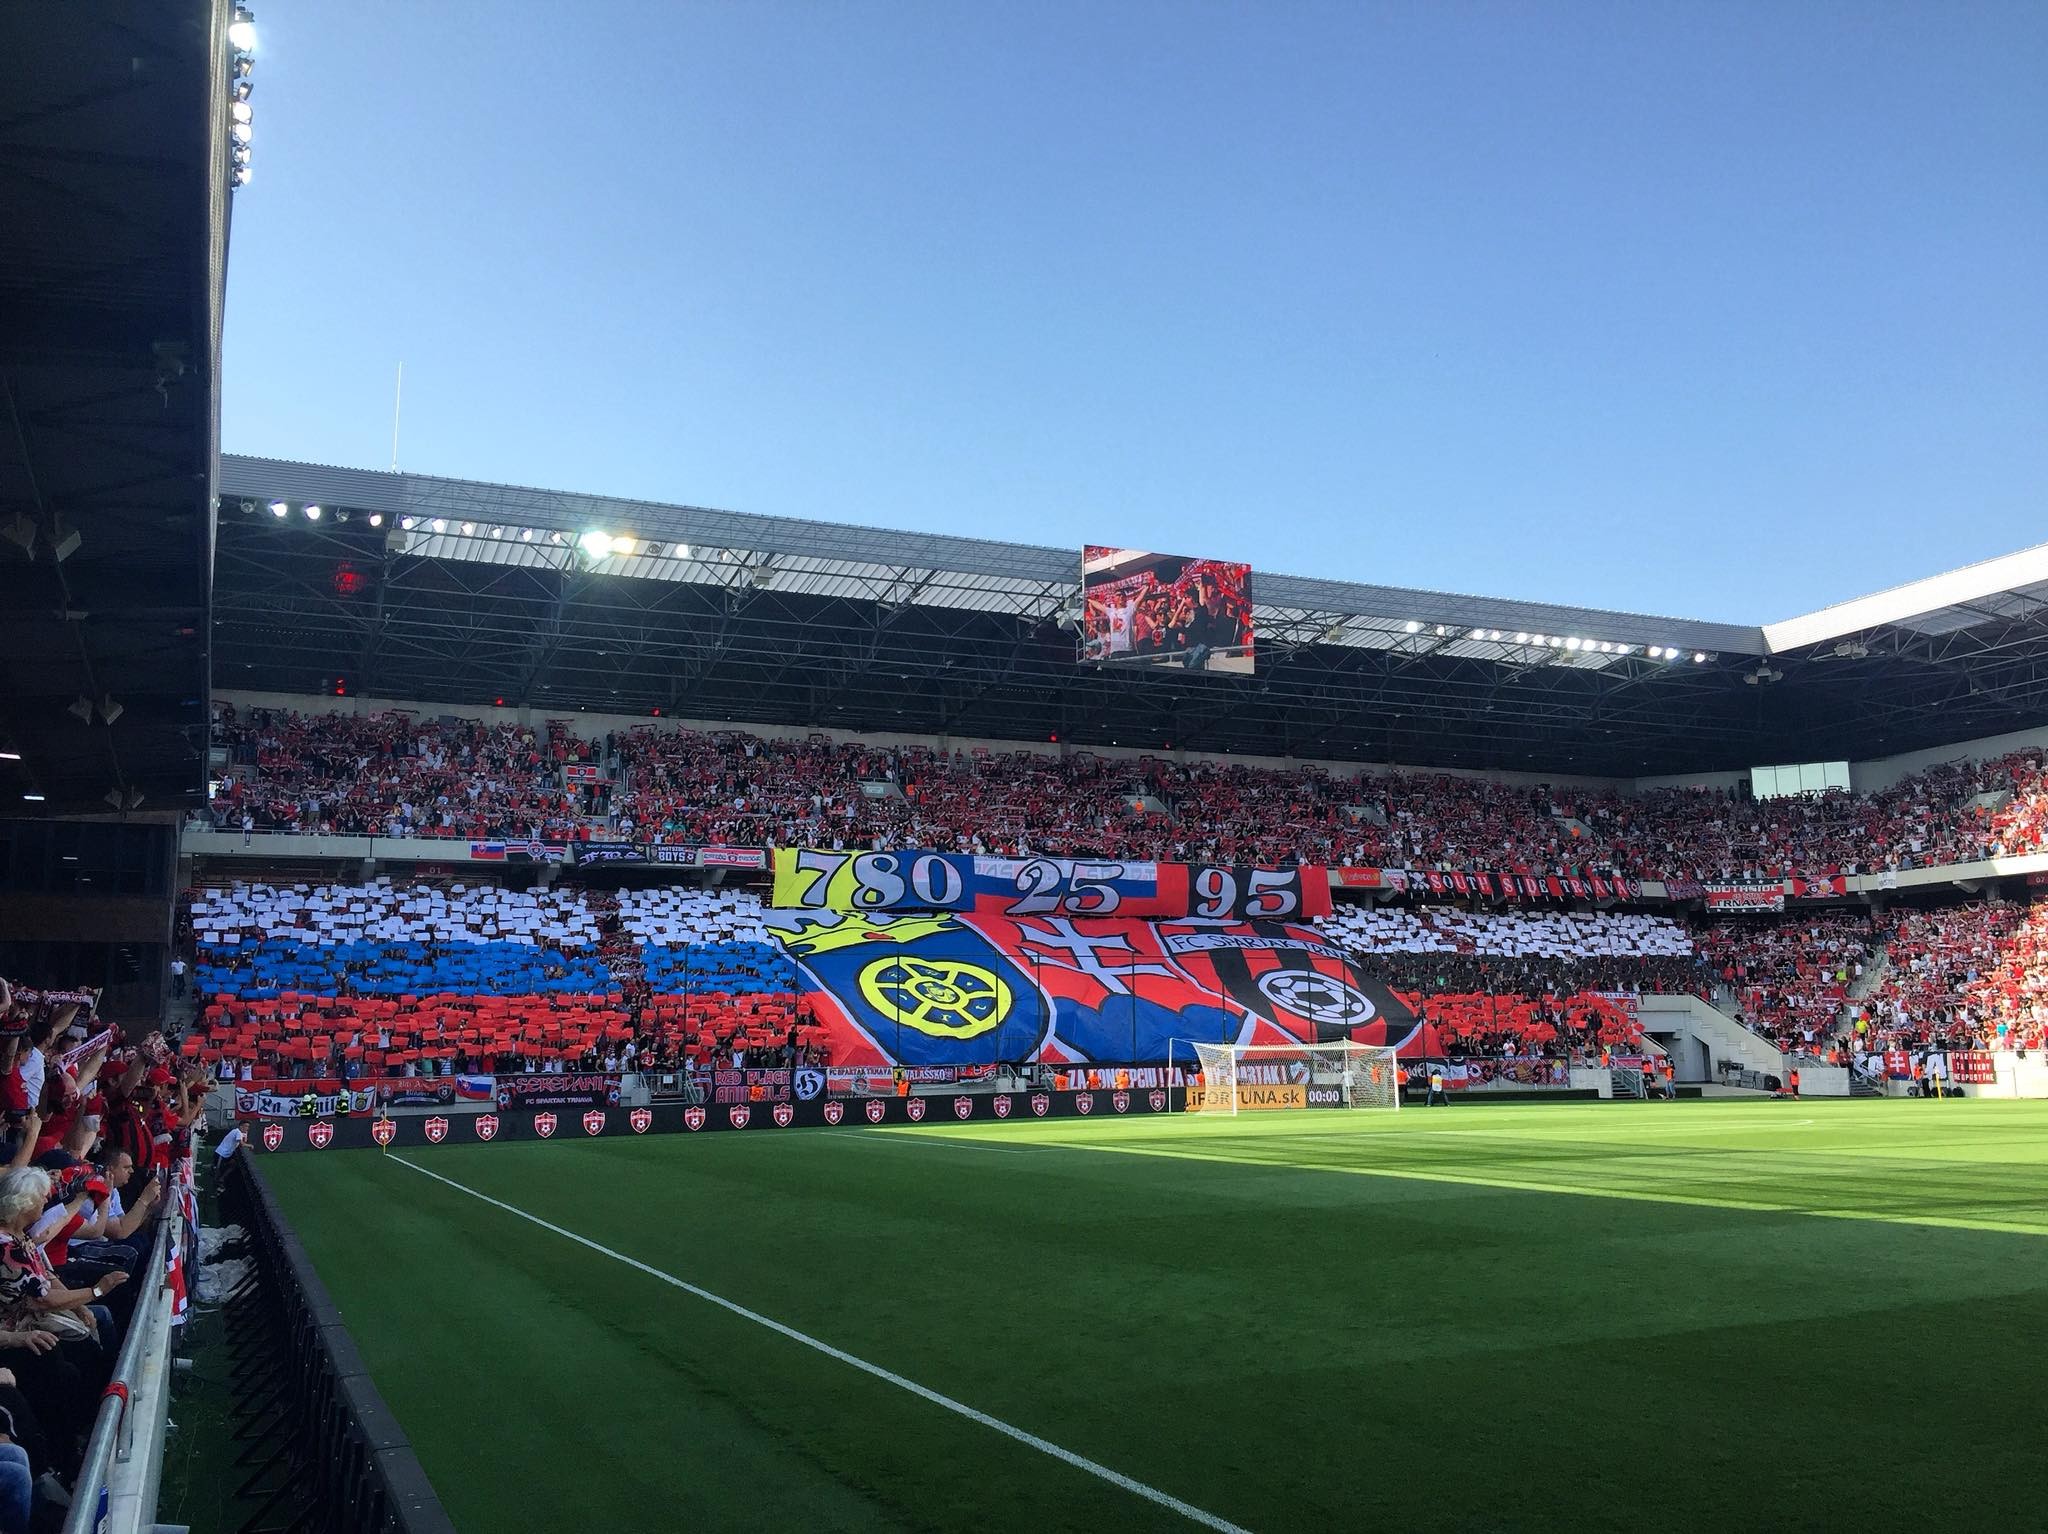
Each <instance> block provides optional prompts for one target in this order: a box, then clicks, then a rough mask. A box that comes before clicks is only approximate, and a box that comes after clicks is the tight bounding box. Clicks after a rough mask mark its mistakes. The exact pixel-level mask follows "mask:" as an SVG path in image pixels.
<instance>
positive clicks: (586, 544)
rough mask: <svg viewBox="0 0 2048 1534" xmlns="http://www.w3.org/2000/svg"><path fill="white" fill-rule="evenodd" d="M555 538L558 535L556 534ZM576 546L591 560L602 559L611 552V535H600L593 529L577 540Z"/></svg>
mask: <svg viewBox="0 0 2048 1534" xmlns="http://www.w3.org/2000/svg"><path fill="white" fill-rule="evenodd" d="M557 536H560V535H559V534H558V535H557ZM576 545H577V547H578V548H580V549H582V550H583V552H584V553H586V554H588V555H589V556H590V557H591V558H592V559H603V558H604V557H605V556H606V555H607V554H609V553H611V551H612V535H611V534H610V533H600V532H598V531H597V530H596V529H595V528H593V529H591V531H589V532H587V533H585V534H584V535H583V536H582V537H581V538H578V539H577V540H576Z"/></svg>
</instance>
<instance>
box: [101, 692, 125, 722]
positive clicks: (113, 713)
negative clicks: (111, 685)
mask: <svg viewBox="0 0 2048 1534" xmlns="http://www.w3.org/2000/svg"><path fill="white" fill-rule="evenodd" d="M124 712H126V710H124V709H123V708H122V707H121V705H120V704H118V703H116V702H115V701H114V700H113V699H112V698H102V699H100V719H101V721H102V722H104V723H106V724H112V723H113V722H114V721H115V720H116V719H119V718H120V717H121V715H122V714H123V713H124Z"/></svg>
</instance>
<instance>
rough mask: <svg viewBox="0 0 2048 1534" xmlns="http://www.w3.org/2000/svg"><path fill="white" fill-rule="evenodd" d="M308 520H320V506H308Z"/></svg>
mask: <svg viewBox="0 0 2048 1534" xmlns="http://www.w3.org/2000/svg"><path fill="white" fill-rule="evenodd" d="M306 520H307V521H308V522H318V521H319V520H320V508H319V507H318V506H308V507H307V508H306Z"/></svg>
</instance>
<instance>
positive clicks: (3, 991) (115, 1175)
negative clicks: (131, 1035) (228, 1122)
mask: <svg viewBox="0 0 2048 1534" xmlns="http://www.w3.org/2000/svg"><path fill="white" fill-rule="evenodd" d="M92 1001H93V998H92V997H91V996H90V994H87V993H77V992H65V991H40V992H39V991H35V990H33V989H30V988H28V987H24V986H15V985H10V984H9V983H8V982H7V981H5V980H0V1111H4V1114H5V1119H6V1126H7V1130H6V1139H5V1142H4V1143H0V1158H5V1159H4V1160H0V1367H4V1368H5V1369H6V1370H7V1372H8V1376H9V1377H8V1378H7V1380H6V1381H5V1382H0V1409H4V1411H5V1414H6V1417H7V1419H10V1420H8V1421H7V1423H6V1427H5V1442H4V1444H0V1506H4V1507H5V1508H6V1510H7V1516H8V1517H9V1518H12V1519H14V1520H15V1521H14V1522H11V1523H8V1524H6V1525H5V1526H6V1527H9V1528H14V1527H19V1528H22V1529H27V1528H28V1527H29V1506H30V1501H31V1494H32V1491H33V1492H35V1493H37V1494H39V1495H41V1496H42V1497H43V1499H44V1500H46V1501H52V1502H57V1503H61V1502H62V1501H63V1500H64V1493H63V1489H64V1488H65V1487H67V1486H69V1485H70V1484H71V1483H72V1482H73V1480H74V1478H75V1477H76V1476H77V1475H78V1473H79V1471H80V1469H81V1465H82V1463H83V1458H84V1453H85V1449H86V1444H87V1435H88V1432H89V1431H90V1429H91V1428H92V1427H93V1424H94V1421H95V1418H96V1416H97V1414H98V1412H99V1406H100V1396H101V1392H102V1391H103V1390H104V1389H105V1388H106V1387H107V1385H108V1382H109V1380H110V1379H112V1378H113V1377H114V1375H115V1370H116V1366H117V1360H118V1359H119V1358H120V1357H121V1356H122V1343H123V1338H124V1335H125V1334H126V1333H127V1331H128V1329H129V1327H130V1325H131V1323H132V1322H133V1320H134V1311H135V1306H136V1303H137V1300H138V1298H139V1297H140V1296H141V1294H142V1293H143V1291H144V1289H145V1287H146V1285H145V1284H144V1283H133V1286H132V1287H131V1283H132V1282H133V1281H135V1280H147V1279H149V1278H150V1277H151V1276H152V1274H153V1271H154V1270H153V1269H151V1268H150V1267H149V1264H150V1263H151V1261H152V1260H154V1261H155V1262H156V1263H157V1264H158V1265H159V1266H160V1265H161V1264H162V1262H163V1260H164V1259H163V1255H162V1250H161V1249H160V1248H155V1247H153V1246H152V1238H153V1237H154V1235H155V1229H154V1217H155V1214H156V1212H157V1210H158V1200H159V1198H160V1197H161V1196H162V1193H163V1184H162V1183H161V1182H160V1181H159V1180H158V1179H157V1177H156V1174H157V1173H158V1172H159V1171H160V1170H162V1169H165V1168H169V1167H171V1166H173V1165H175V1164H176V1163H178V1162H179V1161H180V1160H182V1159H183V1158H184V1157H185V1156H186V1155H187V1154H188V1153H189V1151H190V1142H191V1134H192V1130H193V1127H194V1125H195V1124H196V1123H197V1122H198V1121H199V1119H200V1117H201V1103H202V1102H203V1099H204V1096H205V1092H206V1083H205V1080H204V1078H203V1077H201V1076H198V1075H187V1076H180V1075H179V1074H178V1073H176V1072H175V1071H174V1070H173V1068H172V1067H173V1066H174V1065H175V1060H174V1059H173V1057H172V1055H171V1054H170V1052H169V1049H168V1047H167V1045H166V1044H165V1041H164V1038H163V1036H162V1034H160V1033H157V1032H150V1033H148V1034H147V1035H145V1036H142V1037H140V1038H139V1039H138V1041H137V1042H136V1043H135V1044H134V1045H132V1046H130V1045H126V1044H120V1043H119V1041H118V1040H117V1038H116V1037H115V1035H114V1034H112V1033H111V1032H108V1031H106V1030H101V1031H99V1032H96V1033H94V1034H93V1035H92V1037H90V1038H88V1036H87V1030H88V1020H90V1019H91V1017H92V1012H91V1008H92ZM117 1046H118V1047H117Z"/></svg>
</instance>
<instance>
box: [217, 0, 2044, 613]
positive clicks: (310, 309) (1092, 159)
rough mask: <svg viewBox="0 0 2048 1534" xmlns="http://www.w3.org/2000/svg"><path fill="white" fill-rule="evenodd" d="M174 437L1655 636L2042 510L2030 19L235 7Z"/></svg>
mask: <svg viewBox="0 0 2048 1534" xmlns="http://www.w3.org/2000/svg"><path fill="white" fill-rule="evenodd" d="M257 17H258V22H259V27H260V30H261V37H262V42H261V52H260V54H259V62H258V66H257V73H256V77H255V78H256V82H257V89H256V95H255V106H256V109H257V110H256V119H255V128H256V132H255V144H254V149H255V156H254V171H255V175H254V180H253V182H252V184H251V186H250V187H249V188H248V189H247V190H245V191H243V192H241V193H239V194H237V198H236V204H235V211H234V230H233V241H232V246H231V275H230V281H229V301H228V335H227V364H226V390H225V394H226V403H225V414H226V421H225V445H226V447H227V449H228V450H229V451H231V452H247V453H261V454H271V455H275V456H279V457H289V458H302V459H310V460H315V461H320V462H329V463H343V464H352V465H359V466H363V467H370V468H382V467H385V466H387V464H388V462H389V458H390V429H391V399H392V383H393V371H394V369H395V367H396V365H397V363H398V362H399V360H400V359H403V360H404V362H405V426H404V440H403V444H402V448H401V454H400V459H401V463H402V465H403V466H404V467H406V468H409V469H415V470H419V471H423V472H429V473H438V474H449V475H456V476H461V477H471V478H479V479H490V480H500V481H506V482H511V483H519V484H532V485H542V486H547V487H550V488H557V489H573V490H589V491H598V492H603V493H608V494H614V495H624V496H640V497H647V498H651V499H657V500H668V501H682V502H690V503H694V504H700V505H710V506H722V507H731V508H735V509H739V510H744V511H751V512H762V513H768V514H775V515H789V516H806V517H818V518H822V519H826V520H832V521H845V522H858V523H867V524H871V525H877V526H885V527H898V528H914V529H921V530H923V529H930V530H944V531H957V532H968V533H973V534H978V535H983V536H989V537H997V538H1015V539H1022V540H1026V541H1032V542H1046V543H1056V544H1073V545H1076V546H1078V545H1079V544H1081V543H1083V542H1104V543H1120V544H1125V545H1129V546H1135V547H1145V548H1156V549H1163V550H1166V551H1169V552H1177V553H1193V554H1214V555H1219V556H1224V557H1238V558H1243V559H1247V560H1250V561H1252V562H1253V563H1254V564H1255V565H1257V566H1258V567H1259V568H1261V569H1265V570H1273V571H1280V572H1285V573H1290V574H1318V575H1321V574H1327V575H1332V576H1341V577H1345V578H1349V579H1356V580H1367V581H1382V582H1387V583H1390V584H1395V585H1415V586H1426V587H1433V588H1437V589H1443V590H1453V591H1465V592H1476V593H1482V594H1487V595H1507V596H1522V597H1530V598H1540V599H1545V600H1553V601H1565V602H1581V603H1587V604H1592V605H1598V606H1611V607H1626V608H1635V609H1641V610H1647V611H1652V612H1661V613H1667V614H1670V615H1674V616H1699V617H1708V618H1727V619H1733V620H1748V621H1763V620H1768V619H1774V618H1781V617H1788V616H1791V615H1793V614H1794V613H1798V612H1803V611H1806V610H1808V609H1810V608H1813V607H1816V606H1820V605H1822V604H1824V603H1826V602H1828V601H1832V600H1837V599H1840V598H1843V597H1847V596H1852V595H1856V594H1860V593H1862V592H1865V591H1869V590H1873V589H1876V588H1878V587H1882V586H1886V585H1891V584H1895V583H1897V582H1899V581H1902V580H1909V579H1913V578H1915V577H1917V576H1921V575H1925V574H1931V573H1933V572H1934V571H1935V570H1937V569H1943V568H1947V567H1949V566H1952V565H1956V564H1960V563H1964V562H1967V561H1969V560H1972V559H1978V558H1983V557H1987V556H1989V555H1993V554H1997V553H2003V552H2006V551H2007V550H2010V549H2013V548H2018V547H2022V546H2025V545H2028V544H2033V543H2038V542H2041V541H2043V540H2044V539H2048V525H2044V522H2048V517H2044V513H2048V283H2044V281H2043V273H2044V271H2048V90H2044V89H2043V87H2042V81H2043V79H2044V78H2048V6H2043V5H2039V4H2034V3H2028V0H2013V3H2001V4H1972V3H1968V0H1940V3H1932V0H1930V3H1926V4H1919V5H1902V4H1887V3H1882V0H1879V3H1867V0H1866V3H1856V4H1834V3H1817V0H1816V3H1808V0H1797V3H1791V4H1786V3H1783V0H1779V3H1772V4H1743V3H1736V0H1712V3H1701V4H1689V3H1666V0H1659V3H1653V4H1647V5H1645V4H1640V3H1626V4H1624V3H1613V4H1581V5H1571V4H1563V3H1552V4H1544V5H1533V4H1527V3H1516V4H1491V3H1455V0H1452V3H1423V0H1412V3H1404V4H1398V5H1373V4H1364V3H1346V4H1311V3H1264V4H1249V3H1246V4H1217V3H1205V0H1175V3H1139V0H1130V3H1108V0H1094V3H1082V4H1067V3H1061V0H1034V3H1027V4H1016V3H972V4H960V3H958V0H943V3H895V4H879V3H874V4H859V3H838V4H826V3H810V4H785V3H745V4H740V3H722V4H716V5H704V4H695V3H689V0H671V3H643V0H612V3H608V4H605V5H602V6H564V5H562V4H560V3H559V0H557V3H553V4H547V5H542V4H538V3H529V0H442V3H437V4H434V5H420V4H418V3H417V0H414V3H409V4H404V5H400V4H395V3H387V0H347V3H342V0H264V3H261V4H260V5H259V6H258V7H257Z"/></svg>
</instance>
